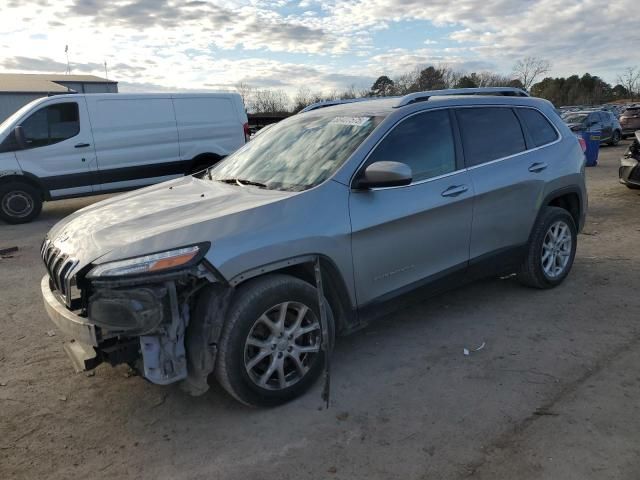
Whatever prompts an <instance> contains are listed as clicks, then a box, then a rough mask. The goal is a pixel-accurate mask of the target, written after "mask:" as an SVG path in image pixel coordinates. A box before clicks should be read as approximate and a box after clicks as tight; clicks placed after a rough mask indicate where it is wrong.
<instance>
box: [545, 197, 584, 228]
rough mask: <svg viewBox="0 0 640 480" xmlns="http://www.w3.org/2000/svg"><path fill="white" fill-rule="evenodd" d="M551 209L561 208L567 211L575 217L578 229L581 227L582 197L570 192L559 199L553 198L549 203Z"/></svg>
mask: <svg viewBox="0 0 640 480" xmlns="http://www.w3.org/2000/svg"><path fill="white" fill-rule="evenodd" d="M547 206H549V207H560V208H563V209H564V210H566V211H567V212H569V213H570V214H571V217H573V221H574V223H575V225H576V228H577V227H578V226H579V225H580V213H581V212H580V197H579V196H578V194H577V193H575V192H568V193H564V194H561V195H558V196H557V197H553V198H552V199H551V200H549V202H547Z"/></svg>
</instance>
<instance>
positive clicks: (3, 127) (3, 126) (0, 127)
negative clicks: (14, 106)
mask: <svg viewBox="0 0 640 480" xmlns="http://www.w3.org/2000/svg"><path fill="white" fill-rule="evenodd" d="M31 108H33V104H32V102H29V103H27V104H26V105H25V106H23V107H22V108H20V109H19V110H18V111H17V112H15V113H13V114H12V115H11V116H10V117H9V118H7V119H6V120H5V121H4V122H2V123H0V137H2V138H4V137H5V135H6V134H8V133H9V128H10V127H11V125H13V123H14V122H15V121H16V120H18V118H20V117H21V116H22V115H24V113H25V112H28V111H29V110H31Z"/></svg>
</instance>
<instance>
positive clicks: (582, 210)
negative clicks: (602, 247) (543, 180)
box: [531, 185, 587, 232]
mask: <svg viewBox="0 0 640 480" xmlns="http://www.w3.org/2000/svg"><path fill="white" fill-rule="evenodd" d="M568 193H574V194H576V195H577V196H578V209H579V211H578V222H576V223H577V224H576V228H577V229H578V232H580V231H581V230H582V227H583V226H584V220H585V218H586V215H587V212H586V201H585V198H584V197H583V194H582V191H581V190H580V189H579V188H578V187H576V186H574V185H569V186H566V187H561V188H558V189H556V190H553V191H551V192H549V193H547V195H546V196H545V197H544V199H543V201H542V204H541V205H540V209H539V210H538V215H537V216H536V222H537V221H538V218H539V217H540V213H541V211H542V208H543V207H546V206H547V205H549V204H550V203H551V201H552V200H553V199H554V198H557V197H561V196H563V195H566V194H568ZM534 225H535V224H534ZM534 225H532V226H531V231H533V227H534Z"/></svg>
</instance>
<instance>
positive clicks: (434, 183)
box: [41, 89, 587, 406]
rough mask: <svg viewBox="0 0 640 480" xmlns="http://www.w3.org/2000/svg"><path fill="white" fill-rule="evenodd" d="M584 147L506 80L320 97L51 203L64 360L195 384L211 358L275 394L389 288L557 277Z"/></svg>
mask: <svg viewBox="0 0 640 480" xmlns="http://www.w3.org/2000/svg"><path fill="white" fill-rule="evenodd" d="M466 93H472V94H473V95H466ZM463 94H464V95H463ZM584 162H585V159H584V154H583V151H582V149H581V147H580V145H579V143H578V140H577V139H576V137H575V136H574V135H573V134H572V133H571V131H570V130H569V128H568V127H567V126H566V125H565V124H564V122H563V121H562V120H561V119H560V117H559V116H558V115H557V114H556V112H555V110H554V108H553V106H552V105H551V104H550V103H549V102H547V101H545V100H541V99H536V98H530V97H528V96H526V95H523V94H522V93H520V91H517V90H513V89H504V91H501V92H497V91H494V90H490V89H489V90H483V89H476V90H474V91H471V92H467V91H444V92H442V91H440V92H419V93H414V94H411V95H408V96H405V97H402V98H382V99H371V100H368V101H359V102H352V103H345V104H341V105H335V106H329V107H325V108H320V109H314V110H311V111H309V112H306V113H302V114H299V115H295V116H292V117H290V118H288V119H286V120H284V121H282V122H280V123H279V124H277V125H275V126H274V127H273V128H271V129H270V130H269V131H268V132H265V133H264V134H263V135H259V136H257V137H256V138H255V139H254V140H253V141H251V142H249V143H248V144H246V145H245V146H243V147H242V148H241V149H240V150H238V151H237V152H235V153H233V154H232V155H230V156H229V157H227V158H226V159H225V160H223V161H222V162H221V163H219V164H218V165H216V166H214V167H212V168H211V169H209V170H207V171H206V172H205V173H204V174H202V175H200V176H192V177H185V178H181V179H176V180H172V181H170V182H166V183H162V184H158V185H155V186H151V187H148V188H144V189H142V190H138V191H136V192H132V193H128V194H124V195H121V196H116V197H113V198H110V199H108V200H105V201H102V202H99V203H96V204H94V205H91V206H89V207H86V208H84V209H81V210H79V211H77V212H76V213H74V214H72V215H70V216H69V217H67V218H65V219H64V220H62V221H61V222H59V223H58V224H57V225H55V226H54V227H53V228H52V229H51V231H50V232H49V233H48V235H47V236H46V238H45V241H44V243H43V245H42V257H43V259H44V262H45V264H46V267H47V270H48V274H47V275H46V276H45V277H44V278H43V279H42V282H41V289H42V293H43V296H44V300H45V307H46V309H47V312H48V314H49V316H50V318H51V319H52V320H53V322H54V323H55V324H56V325H57V326H58V328H59V329H60V330H62V331H63V332H64V333H65V334H67V335H68V336H70V337H71V338H73V339H74V341H72V342H69V343H67V344H66V345H65V350H66V351H67V353H68V354H69V356H70V358H71V360H72V361H73V363H74V364H75V366H76V368H77V369H78V370H82V369H90V368H94V367H95V366H96V365H97V364H99V363H101V362H107V363H110V364H112V365H116V364H121V363H128V364H129V365H131V366H133V367H134V368H136V369H137V370H138V371H139V372H140V373H141V374H142V375H143V376H144V377H145V378H146V379H148V380H150V381H151V382H153V383H156V384H169V383H173V382H178V381H181V385H182V388H183V389H184V390H186V391H188V392H189V393H191V394H201V393H203V392H205V391H206V390H207V388H208V383H207V378H208V376H209V374H211V373H213V374H215V377H216V378H217V380H218V381H219V382H220V384H221V385H222V386H223V387H224V388H225V389H226V390H227V391H228V392H229V393H230V394H231V395H233V396H234V397H235V398H236V399H238V400H239V401H241V402H243V403H245V404H248V405H255V406H269V405H276V404H280V403H283V402H285V401H288V400H290V399H292V398H294V397H296V396H298V395H300V394H301V393H302V392H304V391H305V390H306V389H308V388H309V387H310V385H312V383H313V382H314V381H315V380H316V379H317V378H318V377H319V376H320V375H321V374H322V372H323V368H324V365H325V360H327V361H328V355H329V351H330V346H331V344H332V342H333V337H334V335H339V334H346V333H349V332H352V331H355V330H357V329H359V328H361V327H362V326H363V325H366V324H367V322H368V321H369V320H370V319H372V318H373V317H375V316H377V315H380V314H382V313H384V312H387V311H388V310H389V308H388V307H389V306H392V305H396V306H397V305H400V304H403V303H404V301H399V297H401V296H402V298H405V299H416V298H418V299H423V298H425V296H426V295H430V294H433V293H434V292H436V291H440V290H441V289H442V287H443V286H449V285H451V284H452V283H455V282H466V281H469V280H472V279H475V278H479V277H486V276H492V275H502V274H508V273H516V274H517V277H518V279H520V281H521V282H522V283H523V284H525V285H528V286H531V287H536V288H542V289H544V288H551V287H555V286H556V285H558V284H560V283H561V282H562V281H563V280H564V279H565V278H566V276H567V275H568V273H569V271H570V269H571V266H572V263H573V259H574V256H575V251H576V242H577V233H578V231H579V230H580V229H581V228H582V226H583V224H584V220H585V215H586V210H587V194H586V189H585V178H584V166H585V165H584ZM407 295H410V296H407Z"/></svg>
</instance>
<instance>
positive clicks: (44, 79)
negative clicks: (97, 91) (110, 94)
mask: <svg viewBox="0 0 640 480" xmlns="http://www.w3.org/2000/svg"><path fill="white" fill-rule="evenodd" d="M56 82H75V83H112V84H115V83H118V82H114V81H113V80H107V79H105V78H100V77H96V76H95V75H42V74H35V73H0V92H3V93H8V92H20V93H64V92H74V90H69V89H68V88H67V87H65V86H63V85H60V84H59V83H56Z"/></svg>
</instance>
